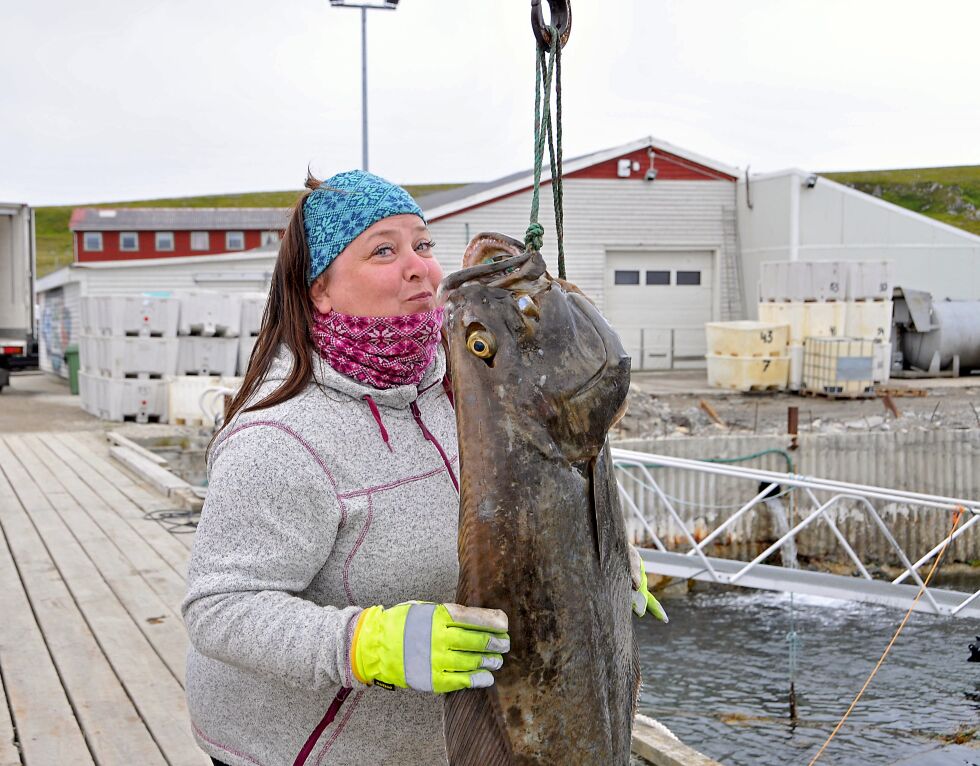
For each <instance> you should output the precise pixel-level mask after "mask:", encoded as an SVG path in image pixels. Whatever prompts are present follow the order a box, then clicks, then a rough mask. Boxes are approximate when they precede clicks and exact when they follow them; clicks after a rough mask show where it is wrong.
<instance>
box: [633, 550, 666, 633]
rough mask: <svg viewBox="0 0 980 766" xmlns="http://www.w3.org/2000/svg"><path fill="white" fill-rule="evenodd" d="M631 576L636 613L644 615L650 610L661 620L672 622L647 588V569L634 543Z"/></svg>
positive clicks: (634, 610)
mask: <svg viewBox="0 0 980 766" xmlns="http://www.w3.org/2000/svg"><path fill="white" fill-rule="evenodd" d="M630 578H631V579H632V580H633V596H632V607H633V612H634V614H636V615H637V616H638V617H642V616H643V615H645V614H646V613H647V612H649V613H650V614H652V615H653V616H654V617H656V618H657V619H658V620H660V621H661V622H670V619H669V618H668V617H667V612H666V611H664V608H663V607H662V606H661V605H660V602H659V601H657V599H656V598H654V595H653V594H652V593H651V592H650V590H649V588H647V569H646V567H645V566H643V559H642V558H640V552H639V551H638V550H637V549H636V548H634V547H633V546H632V545H631V546H630Z"/></svg>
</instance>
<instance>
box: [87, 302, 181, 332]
mask: <svg viewBox="0 0 980 766" xmlns="http://www.w3.org/2000/svg"><path fill="white" fill-rule="evenodd" d="M82 304H83V306H85V305H87V307H88V308H87V309H83V319H82V324H83V329H85V332H89V333H91V334H93V335H142V336H153V337H162V338H172V337H174V336H175V335H176V334H177V318H178V315H179V313H180V303H179V302H178V301H177V300H176V299H175V298H161V297H157V296H149V295H94V296H88V297H87V298H83V299H82ZM86 322H87V323H88V324H87V327H86Z"/></svg>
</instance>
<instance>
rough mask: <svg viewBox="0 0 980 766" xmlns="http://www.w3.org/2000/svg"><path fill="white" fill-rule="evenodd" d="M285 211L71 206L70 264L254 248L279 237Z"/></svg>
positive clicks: (284, 226) (266, 208) (171, 256)
mask: <svg viewBox="0 0 980 766" xmlns="http://www.w3.org/2000/svg"><path fill="white" fill-rule="evenodd" d="M288 218H289V208H278V207H254V208H163V207H156V208H137V207H132V208H115V209H108V208H76V209H75V210H74V211H72V214H71V222H70V223H69V224H68V228H69V229H70V230H71V232H72V240H73V244H74V252H75V261H76V262H82V263H84V262H90V261H120V260H133V259H141V258H176V257H181V256H189V255H215V254H219V253H233V252H238V251H242V250H255V249H256V248H260V247H263V246H269V245H274V244H277V243H278V242H279V240H280V239H282V233H283V231H284V230H285V228H286V223H287V221H288Z"/></svg>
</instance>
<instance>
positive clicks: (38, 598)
mask: <svg viewBox="0 0 980 766" xmlns="http://www.w3.org/2000/svg"><path fill="white" fill-rule="evenodd" d="M10 462H12V458H11V457H10V456H9V453H6V450H5V448H4V454H3V455H0V469H2V470H0V526H2V528H3V532H4V536H5V541H6V543H5V545H4V546H3V547H2V549H0V577H2V582H3V587H0V609H2V610H3V612H2V613H3V615H4V620H5V623H6V624H5V625H4V629H3V630H2V631H0V657H2V659H3V669H4V681H5V684H6V689H7V693H8V694H9V696H10V704H11V709H12V711H13V719H14V723H15V725H16V726H17V732H18V735H19V737H20V742H21V747H22V748H23V753H24V761H25V763H26V764H27V766H35V765H36V766H48V765H49V764H62V763H86V764H94V763H95V762H96V760H97V761H98V763H99V764H100V766H101V765H102V764H110V763H111V764H120V766H122V765H123V764H126V763H130V764H131V763H139V762H142V759H143V758H149V759H150V760H149V761H148V762H149V763H160V762H161V760H160V752H159V749H157V748H155V747H154V746H153V743H152V740H150V739H149V735H148V734H147V732H146V729H145V727H143V723H142V721H141V720H140V718H139V716H138V715H137V714H136V711H135V710H134V709H133V706H132V705H131V704H130V703H129V700H128V699H127V698H126V694H125V692H124V691H123V689H122V687H121V686H120V685H119V682H118V680H117V679H116V677H115V675H114V674H113V673H112V671H111V669H110V668H109V666H108V663H107V662H106V660H105V657H104V656H103V655H102V652H101V651H100V649H99V647H98V645H97V644H96V643H95V640H94V639H93V638H92V635H91V633H89V631H88V627H87V626H86V625H85V621H84V620H83V619H82V618H81V614H80V613H79V611H78V609H77V607H76V606H75V603H74V601H73V600H72V598H71V594H69V593H68V589H67V588H66V587H65V585H64V583H63V582H62V581H61V579H60V577H59V576H58V570H57V568H56V567H55V565H54V564H53V563H52V561H51V559H50V558H49V557H48V554H47V551H46V550H45V548H44V545H43V543H42V542H41V539H40V537H38V535H37V532H36V531H35V529H34V527H33V526H32V525H31V523H30V520H29V519H28V517H27V515H26V513H25V512H24V508H23V506H22V505H21V503H20V502H19V500H18V498H17V496H16V495H15V493H14V490H13V486H12V484H11V483H10V482H8V478H7V477H8V476H9V475H10V474H8V473H7V469H8V464H9V463H10ZM22 481H24V480H23V479H22ZM14 483H16V479H15V481H14ZM8 546H9V547H8ZM15 566H16V569H15ZM21 583H22V584H23V587H24V590H23V591H21V590H20V588H19V587H18V586H19V585H20V584H21ZM25 593H26V597H24V594H25ZM27 599H29V600H30V604H28V603H27ZM35 620H36V622H35ZM141 728H142V732H141V734H142V736H140V729H141ZM82 729H84V730H85V735H84V736H83V734H82ZM124 729H125V733H126V735H127V736H126V737H124V738H123V741H122V742H120V743H119V746H121V747H124V748H126V749H127V750H128V753H127V754H126V755H125V756H124V757H114V756H113V754H114V752H115V751H116V744H115V743H114V742H113V741H112V739H113V736H115V737H119V734H120V733H121V732H122V731H123V730H124ZM130 732H132V735H130ZM130 736H132V739H133V744H131V745H127V742H126V739H128V738H129V737H130ZM136 744H142V745H144V747H137V746H135V745H136ZM90 748H91V750H90ZM93 753H94V754H95V758H94V759H93ZM133 758H136V759H139V760H133Z"/></svg>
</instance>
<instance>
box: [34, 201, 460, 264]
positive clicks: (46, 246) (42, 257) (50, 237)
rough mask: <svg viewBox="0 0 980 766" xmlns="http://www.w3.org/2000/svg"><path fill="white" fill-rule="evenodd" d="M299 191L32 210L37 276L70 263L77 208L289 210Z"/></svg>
mask: <svg viewBox="0 0 980 766" xmlns="http://www.w3.org/2000/svg"><path fill="white" fill-rule="evenodd" d="M460 185H461V184H417V185H414V186H412V185H410V186H406V187H405V188H406V189H408V191H409V193H411V194H412V195H413V196H415V197H423V196H425V195H426V194H432V193H434V192H438V191H443V190H445V189H454V188H456V187H457V186H460ZM302 193H303V192H302V191H278V192H249V193H246V194H212V195H208V196H203V197H174V198H172V199H150V200H132V201H128V202H99V203H95V204H91V205H57V206H49V207H38V208H35V209H34V214H35V227H36V228H35V231H36V235H37V275H38V276H39V277H43V276H44V275H45V274H50V273H51V272H52V271H56V270H58V269H60V268H61V267H62V266H67V265H68V264H70V263H71V262H72V245H71V232H69V231H68V221H69V220H70V219H71V211H72V210H74V209H75V208H77V207H107V208H120V207H292V206H293V205H294V204H295V203H296V200H298V199H299V197H300V195H301V194H302Z"/></svg>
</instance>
